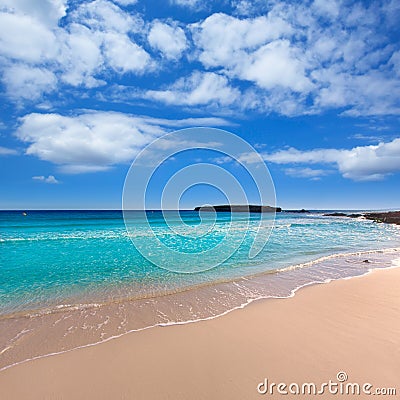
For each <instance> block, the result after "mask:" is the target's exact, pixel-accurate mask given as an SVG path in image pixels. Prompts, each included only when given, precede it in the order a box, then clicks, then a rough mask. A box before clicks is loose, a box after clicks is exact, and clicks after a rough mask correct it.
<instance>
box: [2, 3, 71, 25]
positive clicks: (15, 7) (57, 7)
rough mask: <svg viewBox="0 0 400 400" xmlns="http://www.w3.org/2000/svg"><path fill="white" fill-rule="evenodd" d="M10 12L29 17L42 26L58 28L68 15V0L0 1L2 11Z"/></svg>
mask: <svg viewBox="0 0 400 400" xmlns="http://www.w3.org/2000/svg"><path fill="white" fill-rule="evenodd" d="M1 8H5V9H6V10H7V11H8V12H12V13H17V14H22V15H29V16H32V17H34V18H35V19H36V20H38V21H40V22H41V23H42V24H44V25H46V26H49V27H52V26H57V24H58V21H59V19H60V18H62V17H64V16H65V15H66V11H67V0H0V9H1Z"/></svg>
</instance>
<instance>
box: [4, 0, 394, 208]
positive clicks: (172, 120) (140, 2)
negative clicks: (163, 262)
mask: <svg viewBox="0 0 400 400" xmlns="http://www.w3.org/2000/svg"><path fill="white" fill-rule="evenodd" d="M399 20H400V3H399V2H398V1H396V0H392V1H390V0H387V1H373V2H368V1H359V2H352V1H334V0H333V1H329V2H327V1H324V0H315V1H302V2H298V3H296V2H292V1H290V2H280V1H258V0H255V1H249V0H222V1H212V0H202V1H197V0H163V1H156V0H154V1H151V2H150V1H144V0H95V1H78V0H71V1H67V0H0V71H1V75H0V76H1V86H0V89H1V94H0V95H1V108H0V163H1V168H0V187H1V191H0V209H30V208H53V209H54V208H55V209H57V208H64V209H65V208H66V209H70V208H86V209H87V208H89V209H91V208H93V209H96V208H120V206H121V193H122V187H123V182H124V179H125V175H126V173H127V170H128V168H129V165H130V163H131V162H132V161H133V159H134V158H135V156H136V155H137V154H138V152H139V151H140V150H141V149H142V148H143V147H144V146H146V144H148V143H150V142H151V141H153V140H154V139H156V138H157V137H159V136H161V135H162V134H164V133H166V132H170V131H173V130H175V129H180V128H185V127H191V126H210V127H219V128H223V129H226V130H229V131H231V132H233V133H236V134H238V135H239V136H241V137H242V138H244V139H246V140H247V141H248V142H249V143H250V144H252V145H253V146H255V147H256V148H257V150H258V151H259V152H260V154H261V155H262V157H263V158H264V160H265V162H266V163H267V166H268V168H269V169H270V172H271V174H272V177H273V179H274V182H275V186H276V194H277V203H278V205H280V206H282V207H284V208H303V207H304V208H310V209H317V208H320V209H329V208H331V209H332V208H343V209H345V208H353V209H358V208H360V209H361V208H366V209H367V208H368V209H378V208H379V209H384V208H400V196H399V195H400V184H399V183H400V131H399V127H400V123H399V115H400V96H399V94H400V33H399V27H398V21H399Z"/></svg>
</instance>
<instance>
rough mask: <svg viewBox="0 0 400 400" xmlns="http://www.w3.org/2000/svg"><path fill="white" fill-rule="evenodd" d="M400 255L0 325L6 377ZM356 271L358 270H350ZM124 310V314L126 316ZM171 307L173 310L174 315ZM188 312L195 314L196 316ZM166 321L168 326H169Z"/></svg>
mask: <svg viewBox="0 0 400 400" xmlns="http://www.w3.org/2000/svg"><path fill="white" fill-rule="evenodd" d="M399 250H400V249H399V248H390V249H387V248H386V249H381V250H368V251H364V252H355V253H339V254H333V255H330V256H325V257H322V258H319V259H317V260H314V261H310V262H308V263H304V264H300V265H301V266H302V267H297V268H295V267H296V266H290V267H286V268H284V269H282V270H281V271H277V272H276V273H265V272H264V273H260V274H256V275H255V276H253V277H250V278H248V277H246V278H241V280H235V281H228V282H223V283H213V284H208V285H202V286H200V287H196V288H194V289H188V290H185V291H183V292H178V293H173V294H168V295H164V296H162V297H159V298H152V299H143V300H141V301H134V302H129V301H127V302H114V303H110V304H106V305H103V306H102V305H98V306H96V307H83V308H82V307H78V308H77V307H74V308H73V309H71V308H70V309H64V308H62V309H59V310H56V312H52V313H47V314H40V315H34V316H33V317H27V316H24V317H22V318H9V319H0V332H3V334H4V335H3V336H4V337H5V333H6V332H7V331H8V330H10V331H11V335H10V336H9V339H8V343H7V344H6V343H5V341H4V340H3V341H2V344H3V345H2V350H1V351H0V360H1V358H3V362H1V363H0V371H4V370H7V369H8V368H10V367H13V366H16V365H20V364H23V363H26V362H30V361H32V360H37V359H41V358H46V357H48V356H53V355H58V354H63V353H66V352H70V351H73V350H76V349H81V348H85V347H92V346H96V345H98V344H102V343H105V342H108V341H111V340H114V339H118V338H121V337H122V336H125V335H127V334H129V333H134V332H140V331H145V330H148V329H150V328H157V327H168V326H174V325H187V324H192V323H195V322H196V323H197V322H202V321H207V320H213V319H217V318H220V317H223V316H225V315H227V314H230V313H232V312H233V311H236V310H238V309H244V308H246V307H247V306H249V305H250V304H252V303H254V302H258V301H260V300H276V299H278V300H279V299H286V298H291V297H293V296H294V295H295V294H296V293H297V291H298V290H299V289H302V288H304V287H307V286H313V285H317V284H319V283H329V282H331V281H336V280H342V279H352V278H354V277H358V276H365V275H368V274H369V273H371V272H372V271H373V270H375V269H388V268H392V260H393V259H398V258H397V257H398V255H399ZM367 254H368V255H370V256H372V255H374V256H375V257H377V258H376V260H378V261H373V258H371V257H370V260H371V263H368V264H367V263H364V262H363V261H362V259H363V257H362V259H361V260H360V257H361V256H365V255H367ZM388 254H389V255H390V259H388V260H386V264H385V262H384V260H383V259H381V258H380V257H383V256H385V255H388ZM349 256H351V257H353V258H355V259H356V261H357V257H358V261H357V262H354V260H353V262H354V265H353V264H347V265H346V267H347V268H346V270H345V273H344V275H340V276H339V275H335V276H333V277H329V276H327V275H326V273H330V274H331V271H330V269H331V268H332V266H330V264H329V262H331V263H332V262H333V264H332V265H333V266H335V265H337V264H338V263H339V264H338V265H342V264H343V263H346V262H347V263H348V262H349ZM375 263H377V264H375ZM351 266H352V267H353V268H354V267H355V268H356V269H355V270H351V269H349V268H350V267H351ZM324 268H325V271H324ZM357 268H358V269H357ZM360 268H361V269H360ZM314 269H316V271H317V272H318V271H319V273H322V275H317V276H315V271H314ZM286 278H288V280H289V283H290V280H293V279H294V280H295V281H296V282H300V284H299V283H297V285H296V286H295V287H290V286H288V283H287V282H286V281H285V279H286ZM301 282H302V283H301ZM239 283H240V284H241V285H239ZM275 285H276V286H277V287H275ZM263 286H267V288H266V289H265V290H267V292H258V290H259V289H260V288H262V287H263ZM268 286H269V287H273V288H274V290H276V293H275V294H273V293H272V292H268V290H269V289H268ZM271 290H272V289H271ZM236 291H237V292H238V293H236ZM241 291H244V292H246V291H247V292H248V293H247V294H246V295H243V296H242V293H240V292H241ZM249 291H252V292H249ZM257 293H258V294H257ZM213 296H220V297H221V298H222V299H228V300H227V301H228V303H224V302H223V301H222V302H219V301H215V302H214V303H213V301H214V300H215V297H213ZM235 296H236V297H235ZM241 296H242V297H241ZM211 298H214V300H213V301H211V300H210V299H211ZM235 302H236V303H235ZM197 303H198V304H197ZM192 306H193V307H197V311H199V310H201V312H200V314H199V315H198V314H196V312H192ZM121 307H122V309H123V310H122V311H123V313H121ZM170 307H173V310H172V314H171V309H170ZM215 307H217V308H215ZM218 307H219V308H218ZM188 309H190V312H189V311H188ZM162 310H163V311H164V312H163V311H162ZM166 310H168V311H166ZM139 311H140V312H139ZM195 311H196V310H195ZM138 312H139V314H138ZM165 312H170V314H169V315H170V317H167V314H165ZM174 312H176V313H174ZM182 312H183V314H182ZM158 313H160V314H161V316H160V315H159V314H158ZM121 314H123V318H124V320H125V322H124V321H122V316H121ZM138 318H139V319H140V318H144V321H142V322H140V321H139V322H137V321H136V320H137V319H138ZM152 318H153V319H152ZM154 318H155V319H154ZM163 318H165V319H166V320H163ZM128 320H131V321H133V323H128ZM121 321H122V322H121ZM146 321H147V322H146ZM63 324H64V325H63ZM14 325H16V327H17V328H15V327H14ZM10 327H11V329H10ZM72 327H73V328H74V329H72ZM13 329H14V330H13ZM71 329H72V330H71ZM93 332H94V336H93ZM96 335H97V336H96ZM10 338H11V339H10ZM14 338H15V339H14ZM43 340H44V341H46V342H47V346H46V347H43V346H42V344H41V343H42V341H43Z"/></svg>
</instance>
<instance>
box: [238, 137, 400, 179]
mask: <svg viewBox="0 0 400 400" xmlns="http://www.w3.org/2000/svg"><path fill="white" fill-rule="evenodd" d="M243 157H244V158H245V155H244V156H243ZM263 157H264V159H265V160H266V161H268V162H271V163H276V164H331V165H333V166H336V168H337V169H338V170H339V172H340V173H341V174H342V175H343V177H344V178H349V179H352V180H358V181H369V180H380V179H383V178H385V177H386V176H387V175H390V174H394V173H398V172H400V139H399V138H398V139H394V140H393V141H391V142H387V143H385V142H381V143H379V144H377V145H370V146H357V147H354V148H352V149H350V150H347V149H316V150H307V151H301V150H298V149H295V148H289V149H285V150H280V151H277V152H275V153H270V154H264V155H263ZM248 162H251V160H248ZM290 171H292V172H294V171H295V170H294V169H291V170H290ZM303 171H304V170H303Z"/></svg>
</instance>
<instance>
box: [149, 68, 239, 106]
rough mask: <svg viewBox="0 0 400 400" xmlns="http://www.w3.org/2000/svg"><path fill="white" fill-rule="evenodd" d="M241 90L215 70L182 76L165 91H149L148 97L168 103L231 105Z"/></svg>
mask: <svg viewBox="0 0 400 400" xmlns="http://www.w3.org/2000/svg"><path fill="white" fill-rule="evenodd" d="M239 95H240V92H239V91H238V89H235V88H232V87H231V86H230V85H229V81H228V79H227V78H226V77H225V76H223V75H219V74H215V73H213V72H204V73H203V72H199V71H197V72H194V73H193V74H192V75H191V76H189V77H186V78H181V79H179V80H178V81H177V82H175V83H174V84H173V85H172V86H171V87H169V88H168V89H166V90H163V91H154V90H153V91H151V90H150V91H148V92H147V93H146V97H147V98H150V99H155V100H159V101H162V102H164V103H167V104H179V105H189V106H193V105H210V104H216V105H229V104H232V103H234V102H235V101H237V99H238V97H239Z"/></svg>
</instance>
